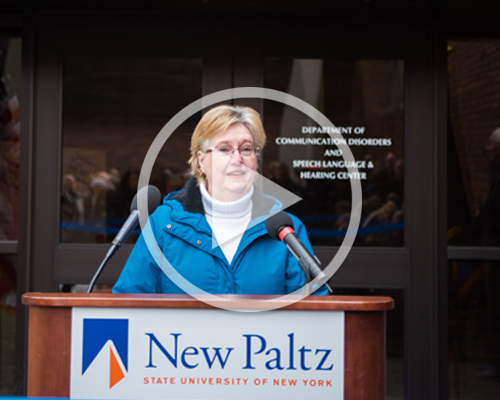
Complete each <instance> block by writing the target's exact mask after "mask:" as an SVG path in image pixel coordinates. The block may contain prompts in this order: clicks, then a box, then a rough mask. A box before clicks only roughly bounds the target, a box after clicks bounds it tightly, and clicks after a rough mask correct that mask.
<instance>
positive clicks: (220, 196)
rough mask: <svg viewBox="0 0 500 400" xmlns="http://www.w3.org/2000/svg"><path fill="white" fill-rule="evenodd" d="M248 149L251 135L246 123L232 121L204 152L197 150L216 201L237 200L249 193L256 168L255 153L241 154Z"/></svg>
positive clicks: (208, 188)
mask: <svg viewBox="0 0 500 400" xmlns="http://www.w3.org/2000/svg"><path fill="white" fill-rule="evenodd" d="M249 148H250V149H253V148H254V142H253V137H252V134H251V133H250V131H249V130H248V128H247V127H246V126H245V125H242V124H233V125H231V126H230V127H229V128H228V129H226V130H225V131H224V132H222V133H219V134H218V135H215V136H214V137H212V138H211V139H210V140H209V142H208V151H207V152H206V153H202V152H201V151H199V152H198V154H197V155H198V160H199V162H200V167H201V170H202V172H203V173H204V174H205V175H206V181H205V182H206V185H207V190H208V193H210V195H211V196H212V197H213V198H214V199H215V200H219V201H226V202H228V201H236V200H238V199H240V198H241V197H243V196H244V195H245V194H247V193H248V192H249V190H250V188H251V187H252V184H253V182H254V179H255V174H256V172H255V171H256V169H257V156H256V155H255V153H252V155H250V156H248V155H247V156H242V155H241V151H243V153H245V151H244V150H245V149H247V150H248V149H249ZM231 149H232V150H231ZM221 150H222V151H221ZM228 150H229V151H228ZM231 151H232V154H231Z"/></svg>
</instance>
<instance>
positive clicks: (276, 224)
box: [266, 212, 333, 293]
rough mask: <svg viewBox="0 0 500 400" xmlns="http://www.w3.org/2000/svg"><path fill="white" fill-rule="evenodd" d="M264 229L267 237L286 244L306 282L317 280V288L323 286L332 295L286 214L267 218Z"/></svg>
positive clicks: (326, 281) (325, 280) (326, 279)
mask: <svg viewBox="0 0 500 400" xmlns="http://www.w3.org/2000/svg"><path fill="white" fill-rule="evenodd" d="M266 229H267V233H268V234H269V236H271V237H272V238H273V239H276V240H281V241H282V242H284V243H285V244H286V246H287V247H288V249H289V250H290V251H291V252H292V254H293V255H294V256H295V258H297V260H298V261H299V265H300V267H301V268H302V270H303V271H304V274H305V276H306V280H307V281H308V282H310V281H312V280H313V279H316V278H319V279H318V288H319V287H321V286H322V285H323V284H324V285H325V286H326V287H327V288H328V291H329V292H330V293H333V290H332V288H331V287H330V286H329V285H328V277H327V276H326V275H325V274H324V272H323V271H322V270H321V268H320V265H321V263H320V262H319V260H318V259H317V258H316V257H313V256H312V254H311V253H310V252H309V250H308V249H307V247H306V246H304V244H303V243H302V241H301V240H300V239H299V237H298V236H297V234H296V233H295V231H294V230H293V221H292V218H290V216H289V215H288V214H285V213H284V212H279V213H277V214H275V215H273V216H271V217H270V218H268V219H267V221H266ZM314 290H315V289H314ZM314 290H313V291H314Z"/></svg>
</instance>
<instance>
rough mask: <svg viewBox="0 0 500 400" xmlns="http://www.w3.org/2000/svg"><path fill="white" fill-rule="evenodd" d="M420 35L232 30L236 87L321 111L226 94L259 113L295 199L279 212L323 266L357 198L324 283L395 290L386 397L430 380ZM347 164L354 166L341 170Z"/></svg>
mask: <svg viewBox="0 0 500 400" xmlns="http://www.w3.org/2000/svg"><path fill="white" fill-rule="evenodd" d="M429 39H430V38H429V34H428V33H426V32H418V33H417V32H415V33H410V32H409V31H406V30H398V31H397V32H396V31H390V30H387V31H384V30H377V32H376V33H374V32H371V31H369V30H368V29H366V30H363V29H359V30H356V31H350V30H347V29H346V30H341V29H338V30H335V29H333V30H321V29H315V30H314V31H312V30H305V29H290V28H283V29H276V30H271V29H269V30H266V31H258V32H257V31H251V30H250V31H249V30H248V29H247V30H244V31H243V30H241V31H238V32H237V34H236V36H235V41H236V42H237V43H239V44H240V46H238V47H237V48H238V49H241V51H238V52H236V54H235V63H234V65H235V72H234V73H235V77H234V82H235V86H237V87H238V86H241V87H244V86H263V87H266V88H269V89H274V90H279V91H281V92H285V93H288V94H291V95H293V96H295V97H298V98H299V99H301V100H304V101H305V102H307V103H308V104H310V105H312V106H314V107H315V108H316V109H317V110H319V111H320V112H322V113H323V114H324V115H325V116H326V117H327V118H328V119H329V120H330V121H331V122H332V126H330V127H322V126H318V124H317V123H316V122H315V121H312V120H310V119H309V118H308V117H307V116H305V115H304V114H303V113H302V112H301V111H300V110H297V109H294V108H292V107H289V106H285V105H284V104H281V103H278V102H274V101H268V100H265V101H261V100H256V99H240V100H236V101H235V102H238V101H240V102H242V103H244V104H252V105H254V106H255V107H256V108H258V109H259V111H260V112H261V113H262V114H263V118H264V125H265V128H266V131H267V134H268V145H267V147H266V149H265V151H264V155H263V171H264V173H265V174H266V176H267V177H268V178H269V179H272V180H274V181H276V182H277V183H279V184H281V185H282V186H284V187H286V188H288V189H289V190H291V191H294V192H296V193H297V194H298V195H299V196H300V197H301V198H302V201H301V202H300V203H298V204H297V205H296V206H294V207H293V209H292V208H290V209H289V210H287V211H290V212H292V213H294V214H295V215H297V216H298V217H299V218H301V219H302V221H303V222H304V223H305V225H306V227H307V230H308V233H309V236H310V237H311V241H312V243H313V246H314V247H315V252H316V254H317V255H318V256H319V258H320V259H321V261H322V264H323V265H325V266H326V265H328V264H329V263H330V262H331V260H332V258H333V257H334V255H335V254H336V252H337V250H338V248H339V245H340V244H341V243H342V240H343V238H344V236H345V232H346V227H347V224H348V222H349V218H350V212H351V206H352V202H353V201H361V202H362V214H361V222H360V227H359V230H358V233H357V236H356V239H355V241H354V245H353V248H352V249H351V251H350V255H349V256H348V258H347V259H346V261H345V262H344V264H343V265H342V267H341V268H340V269H339V271H338V272H337V273H335V274H334V276H333V277H332V278H331V281H330V284H331V285H332V286H333V288H334V293H336V294H363V295H389V296H392V297H393V298H394V299H395V303H396V308H395V310H393V311H391V312H389V313H388V315H387V339H388V341H387V355H388V358H387V395H388V397H390V398H404V397H407V398H431V397H432V395H431V393H432V392H433V391H434V390H437V389H436V388H437V384H436V382H437V381H438V373H437V371H438V368H437V360H438V357H437V353H438V348H437V346H436V344H434V343H433V341H434V340H437V339H436V338H437V327H436V324H435V321H433V320H432V318H431V315H436V314H437V312H438V301H437V298H433V296H435V295H436V296H437V286H436V285H437V276H438V259H437V257H436V255H435V254H436V253H434V252H435V251H436V248H437V243H436V242H435V241H434V242H433V241H432V240H433V239H432V237H435V235H436V232H435V231H434V232H433V231H432V229H431V226H433V224H435V223H437V215H436V211H435V207H436V204H437V200H436V199H437V197H436V196H437V193H436V192H435V189H434V187H433V183H432V182H433V181H434V180H435V179H436V177H435V174H434V171H433V153H434V152H437V148H436V145H435V144H434V143H433V140H432V135H433V133H436V132H435V130H434V129H435V127H434V126H433V125H432V115H433V105H434V101H435V100H434V99H433V92H432V84H431V82H432V79H433V78H432V74H431V71H432V63H431V62H430V55H431V52H430V51H429V47H427V48H426V45H429V44H430V40H429ZM374 42H376V43H377V46H373V43H374ZM426 79H428V80H426ZM422 82H426V83H425V84H422ZM332 132H336V133H338V134H340V138H339V137H337V138H336V139H335V138H334V136H333V135H330V133H332ZM335 140H341V141H343V143H345V144H347V145H349V148H350V150H351V152H352V154H353V156H354V160H351V161H347V160H346V159H345V158H344V156H343V154H342V151H341V150H340V149H339V148H338V147H337V146H336V142H335ZM349 162H350V163H351V164H349ZM353 165H354V166H356V167H357V172H351V171H348V168H349V167H352V166H353ZM350 179H355V180H358V181H359V183H360V184H361V187H362V193H363V195H362V199H353V198H352V194H351V187H350ZM433 201H435V202H434V203H433ZM423 237H427V238H428V239H429V240H425V239H424V240H423V239H422V238H423ZM424 309H425V311H423V310H424ZM422 313H424V314H425V315H424V314H422ZM422 347H425V348H426V349H427V350H428V351H426V354H425V355H424V354H423V353H422V351H421V349H422ZM419 349H420V350H419ZM430 365H435V366H436V368H435V369H434V370H432V369H431V368H430ZM410 388H411V389H410ZM413 396H414V397H413Z"/></svg>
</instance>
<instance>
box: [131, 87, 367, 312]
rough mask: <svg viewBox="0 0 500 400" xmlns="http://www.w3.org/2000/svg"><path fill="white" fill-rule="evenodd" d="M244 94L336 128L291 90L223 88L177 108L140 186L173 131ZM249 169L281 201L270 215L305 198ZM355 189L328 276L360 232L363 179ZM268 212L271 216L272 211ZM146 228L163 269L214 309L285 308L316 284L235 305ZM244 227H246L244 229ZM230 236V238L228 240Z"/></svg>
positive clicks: (344, 148)
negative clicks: (190, 272)
mask: <svg viewBox="0 0 500 400" xmlns="http://www.w3.org/2000/svg"><path fill="white" fill-rule="evenodd" d="M240 98H247V99H248V98H258V99H266V100H273V101H277V102H280V103H283V104H286V105H288V106H291V107H294V108H296V109H297V110H299V111H301V112H302V113H304V114H305V115H307V116H308V117H309V118H311V119H312V120H313V121H315V122H316V123H317V124H319V126H321V127H335V126H334V124H333V123H332V122H330V121H329V120H328V118H327V117H326V116H324V115H323V114H322V113H321V112H320V111H318V110H317V109H316V108H314V107H313V106H311V105H310V104H308V103H306V102H305V101H303V100H301V99H299V98H297V97H295V96H292V95H290V94H287V93H284V92H280V91H277V90H272V89H266V88H257V87H243V88H234V89H227V90H222V91H219V92H216V93H212V94H210V95H207V96H205V97H202V98H201V99H199V100H196V101H195V102H193V103H191V104H189V105H188V106H186V107H185V108H184V109H182V110H181V111H179V112H178V113H177V114H176V115H175V116H174V117H173V118H172V119H171V120H170V121H168V122H167V124H166V125H165V126H164V127H163V128H162V129H161V131H160V132H159V133H158V135H157V136H156V138H155V139H154V140H153V142H152V144H151V146H150V148H149V150H148V152H147V154H146V157H145V159H144V162H143V165H142V168H141V172H140V175H139V185H138V186H139V188H142V187H145V186H147V185H148V184H149V181H150V177H151V172H152V170H153V165H154V163H155V161H156V159H157V157H158V154H159V152H160V150H161V148H162V147H163V145H164V144H165V142H166V141H167V139H168V138H169V137H170V135H171V134H172V133H173V132H174V131H175V130H176V129H177V128H178V127H179V126H180V125H181V124H182V123H183V122H184V121H185V120H187V119H188V118H189V117H191V116H192V115H194V114H195V113H197V112H200V111H201V110H203V109H204V108H207V107H210V106H212V105H215V104H218V103H223V102H228V101H231V100H233V99H240ZM328 132H331V133H328V134H329V135H330V137H332V138H333V139H341V138H342V136H341V135H340V134H339V133H337V131H336V130H335V129H328ZM337 142H340V144H338V145H337V147H338V149H340V150H341V152H342V157H343V159H344V161H346V162H347V161H348V163H347V164H348V165H355V162H354V161H355V160H354V156H353V155H352V152H351V150H350V148H349V146H348V145H347V144H342V143H341V142H342V141H337ZM249 171H251V173H253V174H255V180H254V186H255V188H256V189H255V190H261V191H262V193H263V194H264V197H266V196H270V197H271V198H274V199H276V201H277V204H278V205H279V204H280V203H281V206H279V207H276V208H274V209H272V212H271V215H273V214H275V213H277V212H279V211H281V210H285V209H286V208H288V207H290V206H291V205H293V204H296V203H297V202H299V201H300V200H301V198H300V197H298V196H297V195H295V194H294V193H291V192H289V191H288V190H286V189H284V188H282V187H281V186H279V185H277V184H276V183H274V182H272V181H271V180H269V179H267V178H265V177H263V176H262V175H260V174H258V173H257V172H255V171H253V170H250V169H249ZM348 172H349V173H352V175H355V174H356V173H358V170H357V168H356V167H355V166H353V167H349V168H348ZM350 183H351V193H352V197H351V198H352V205H351V217H350V220H349V225H348V227H347V231H346V235H345V237H344V240H343V242H342V244H341V245H340V247H339V249H338V251H337V253H336V254H335V256H334V257H333V259H332V261H331V262H330V263H329V264H328V265H327V266H326V268H325V269H324V270H323V272H324V274H325V275H326V276H327V277H328V278H331V277H332V276H333V274H334V273H335V272H337V270H338V269H339V268H340V266H341V265H342V263H343V262H344V260H345V258H346V257H347V256H348V254H349V252H350V250H351V247H352V245H353V243H354V240H355V238H356V233H357V230H358V227H359V223H360V218H361V203H362V194H361V183H360V181H359V180H356V179H351V180H350ZM256 206H257V207H258V206H259V204H253V207H256ZM138 209H139V212H140V213H141V214H142V215H149V212H148V202H147V199H144V198H139V199H138ZM269 216H270V215H269ZM140 224H141V228H142V235H143V237H144V240H145V242H146V245H147V247H148V249H149V251H150V253H151V255H152V257H153V258H154V260H155V261H156V263H157V264H158V266H159V267H160V268H161V269H162V271H163V272H164V273H165V274H166V275H167V276H168V278H169V279H171V280H172V281H173V282H174V283H175V284H176V285H177V286H178V287H179V288H181V289H182V290H183V291H184V292H186V293H188V294H190V295H191V296H193V297H195V298H196V299H198V300H200V301H202V302H204V303H207V304H209V305H211V306H213V307H216V308H221V309H227V310H233V311H244V312H256V311H266V310H274V309H278V308H282V307H286V306H287V305H289V304H292V303H295V302H297V301H299V300H301V299H302V298H304V297H305V296H307V295H309V294H311V293H312V287H313V286H314V285H315V284H316V282H315V280H313V281H311V282H309V283H306V284H305V285H304V286H303V287H302V288H300V289H298V290H296V291H295V292H293V293H291V294H287V295H283V296H279V297H272V298H268V299H259V300H254V302H255V304H254V305H253V307H252V309H235V303H234V302H232V301H231V300H230V299H227V298H225V297H223V296H217V295H213V294H210V293H207V292H205V291H204V290H202V289H200V288H199V287H197V286H195V285H193V284H192V283H191V282H189V281H188V280H186V279H185V278H184V277H183V276H182V275H181V274H180V273H179V272H177V270H176V269H175V266H172V265H171V264H170V263H169V261H168V259H167V258H166V256H165V255H164V254H163V252H162V250H161V248H160V246H159V245H158V243H157V241H156V238H155V236H154V233H153V231H152V230H151V227H150V225H149V224H147V220H142V219H141V221H140ZM245 229H246V228H245ZM245 229H243V230H242V231H239V232H238V231H237V230H235V231H234V234H233V233H231V235H230V236H231V238H233V239H234V237H238V236H240V235H242V234H243V233H244V231H245ZM229 240H232V239H229ZM212 245H213V246H219V245H221V243H218V242H217V241H216V238H213V241H212Z"/></svg>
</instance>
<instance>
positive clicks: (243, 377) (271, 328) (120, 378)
mask: <svg viewBox="0 0 500 400" xmlns="http://www.w3.org/2000/svg"><path fill="white" fill-rule="evenodd" d="M344 319H345V318H344V311H304V310H278V311H271V312H232V311H225V310H219V309H203V310H202V309H162V308H95V307H75V308H74V309H73V311H72V322H71V324H72V337H71V372H70V397H71V398H73V399H131V400H132V399H134V400H136V399H137V400H139V399H252V400H253V399H256V398H257V399H277V398H278V399H279V398H286V399H289V400H292V399H301V400H302V399H304V398H314V399H330V400H334V399H344V345H345V343H344V331H345V329H344Z"/></svg>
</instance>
